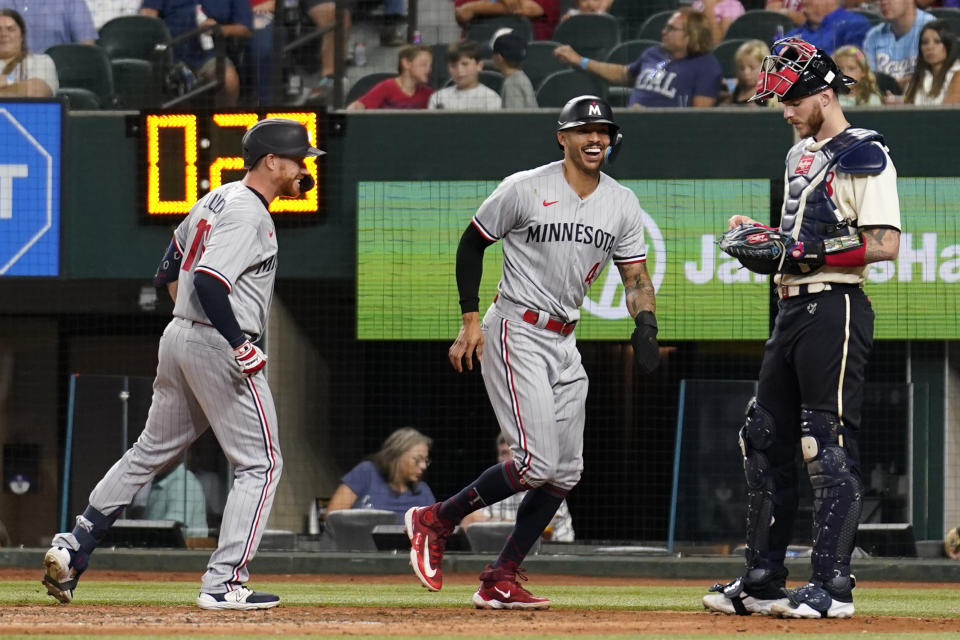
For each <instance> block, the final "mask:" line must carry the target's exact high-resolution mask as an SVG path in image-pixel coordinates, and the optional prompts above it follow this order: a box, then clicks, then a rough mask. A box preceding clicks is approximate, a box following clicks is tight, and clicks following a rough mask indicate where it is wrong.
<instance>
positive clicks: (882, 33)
mask: <svg viewBox="0 0 960 640" xmlns="http://www.w3.org/2000/svg"><path fill="white" fill-rule="evenodd" d="M880 13H881V14H883V20H884V21H883V22H882V23H880V24H877V25H874V26H873V28H872V29H870V31H868V32H867V36H866V38H865V39H864V41H863V53H864V54H865V55H866V56H867V63H868V64H869V65H870V68H871V69H873V70H874V71H879V72H881V73H885V74H887V75H889V76H892V77H893V78H894V79H895V80H896V81H897V82H898V83H900V86H901V87H906V86H907V82H909V81H910V76H911V74H912V73H913V68H914V66H916V64H917V52H918V51H919V50H920V30H921V29H922V28H923V25H925V24H927V23H928V22H930V21H931V20H933V19H934V17H933V16H932V15H931V14H929V13H927V12H926V11H921V10H920V9H918V8H917V7H916V6H915V5H914V4H913V0H881V1H880ZM885 99H886V100H885V101H886V102H897V101H898V100H897V99H896V98H895V97H894V96H892V94H888V95H887V96H885Z"/></svg>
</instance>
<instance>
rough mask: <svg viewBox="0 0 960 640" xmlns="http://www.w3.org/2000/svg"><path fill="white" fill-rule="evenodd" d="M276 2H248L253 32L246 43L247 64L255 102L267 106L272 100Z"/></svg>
mask: <svg viewBox="0 0 960 640" xmlns="http://www.w3.org/2000/svg"><path fill="white" fill-rule="evenodd" d="M276 4H277V3H276V0H250V8H251V10H252V11H253V32H252V34H251V36H250V40H248V41H247V51H248V55H249V56H250V58H249V60H250V61H249V64H248V65H247V71H248V73H249V74H250V75H251V76H252V77H251V78H250V80H252V82H253V86H254V89H255V91H256V94H257V101H258V103H259V104H261V105H268V104H270V103H271V101H272V99H273V85H274V82H273V23H274V20H275V18H276Z"/></svg>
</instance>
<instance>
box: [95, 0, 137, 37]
mask: <svg viewBox="0 0 960 640" xmlns="http://www.w3.org/2000/svg"><path fill="white" fill-rule="evenodd" d="M86 2H87V9H89V10H90V17H91V18H93V26H94V28H95V29H96V30H97V31H100V27H102V26H103V25H105V24H107V23H108V22H110V21H111V20H113V19H114V18H119V17H120V16H132V15H136V14H137V12H138V11H139V10H140V0H86Z"/></svg>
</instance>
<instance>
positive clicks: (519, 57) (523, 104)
mask: <svg viewBox="0 0 960 640" xmlns="http://www.w3.org/2000/svg"><path fill="white" fill-rule="evenodd" d="M503 31H504V33H499V32H498V33H497V34H494V36H493V66H495V67H496V68H497V71H499V72H500V73H502V74H503V78H504V79H503V88H502V89H501V90H500V95H502V96H503V108H504V109H536V108H537V107H538V106H539V105H538V104H537V95H536V92H534V90H533V83H532V82H530V78H529V77H527V74H526V73H524V72H523V69H522V67H523V61H524V60H525V59H526V57H527V43H526V41H525V40H524V39H523V38H521V37H520V36H518V35H517V34H515V33H513V31H511V30H510V29H505V30H503Z"/></svg>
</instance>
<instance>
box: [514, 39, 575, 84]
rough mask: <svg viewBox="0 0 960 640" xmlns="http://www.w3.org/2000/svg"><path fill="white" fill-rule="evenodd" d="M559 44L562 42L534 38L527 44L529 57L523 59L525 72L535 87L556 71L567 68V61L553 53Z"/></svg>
mask: <svg viewBox="0 0 960 640" xmlns="http://www.w3.org/2000/svg"><path fill="white" fill-rule="evenodd" d="M559 46H560V43H559V42H554V41H553V40H534V41H533V42H530V43H529V44H528V45H527V59H526V60H524V61H523V72H524V73H526V74H527V77H528V78H530V82H531V83H532V84H533V88H534V89H536V88H537V87H539V86H540V83H541V82H543V79H544V78H546V77H547V76H548V75H550V74H551V73H553V72H554V71H562V70H563V69H566V68H567V65H566V63H564V62H562V61H560V60H559V59H557V58H556V56H554V55H553V50H554V49H556V48H557V47H559Z"/></svg>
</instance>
